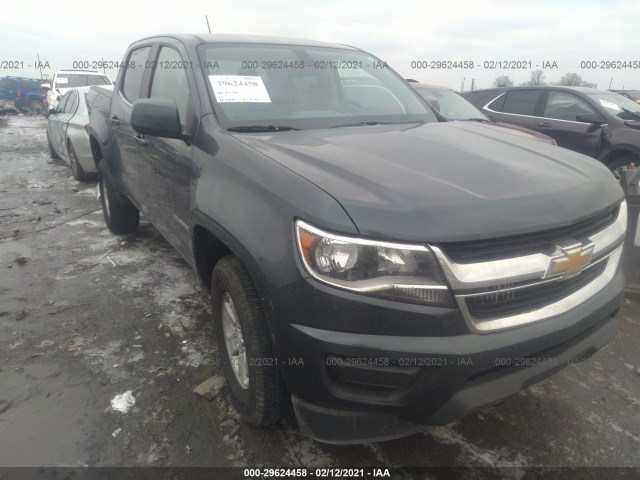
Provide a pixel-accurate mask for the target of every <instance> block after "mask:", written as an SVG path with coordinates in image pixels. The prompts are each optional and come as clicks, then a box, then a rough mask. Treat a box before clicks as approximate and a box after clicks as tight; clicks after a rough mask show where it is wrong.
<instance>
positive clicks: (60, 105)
mask: <svg viewBox="0 0 640 480" xmlns="http://www.w3.org/2000/svg"><path fill="white" fill-rule="evenodd" d="M72 93H73V92H68V93H65V94H64V96H63V97H62V98H61V99H60V103H58V107H57V108H56V110H57V111H58V112H64V109H65V108H66V105H67V103H68V100H69V98H70V97H71V94H72Z"/></svg>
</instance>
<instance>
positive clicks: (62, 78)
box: [56, 77, 69, 83]
mask: <svg viewBox="0 0 640 480" xmlns="http://www.w3.org/2000/svg"><path fill="white" fill-rule="evenodd" d="M56 83H69V79H68V78H64V77H58V78H56Z"/></svg>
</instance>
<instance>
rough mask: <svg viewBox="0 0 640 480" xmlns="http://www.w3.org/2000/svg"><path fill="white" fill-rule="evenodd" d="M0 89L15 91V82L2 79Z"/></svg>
mask: <svg viewBox="0 0 640 480" xmlns="http://www.w3.org/2000/svg"><path fill="white" fill-rule="evenodd" d="M0 88H8V89H9V90H15V89H16V81H15V80H10V79H8V78H3V79H2V80H0Z"/></svg>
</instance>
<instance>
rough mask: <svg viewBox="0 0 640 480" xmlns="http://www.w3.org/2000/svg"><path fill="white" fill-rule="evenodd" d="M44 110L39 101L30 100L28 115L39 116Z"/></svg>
mask: <svg viewBox="0 0 640 480" xmlns="http://www.w3.org/2000/svg"><path fill="white" fill-rule="evenodd" d="M43 110H44V105H43V104H42V102H41V101H40V100H32V101H31V102H29V113H30V114H31V115H40V114H41V113H42V111H43Z"/></svg>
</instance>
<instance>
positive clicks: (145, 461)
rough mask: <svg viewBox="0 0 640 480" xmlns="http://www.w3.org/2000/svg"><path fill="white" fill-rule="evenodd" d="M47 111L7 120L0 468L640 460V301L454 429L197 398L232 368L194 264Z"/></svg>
mask: <svg viewBox="0 0 640 480" xmlns="http://www.w3.org/2000/svg"><path fill="white" fill-rule="evenodd" d="M45 121H46V120H45V119H44V118H42V117H28V116H22V115H20V116H15V117H11V118H0V386H1V388H0V466H39V465H45V466H84V465H91V466H146V465H152V466H251V467H255V466H306V467H321V466H335V467H353V466H356V465H359V466H389V467H414V466H480V467H494V468H500V467H516V468H512V469H509V470H508V471H507V473H506V475H507V476H508V477H512V478H522V472H523V468H524V467H530V466H542V467H550V466H571V467H580V466H636V467H637V466H640V453H639V452H640V348H639V347H638V345H639V341H638V338H640V315H639V313H640V303H639V302H638V301H637V300H636V299H634V298H632V297H629V298H628V299H626V300H625V305H624V308H623V309H622V310H621V312H620V314H619V316H618V327H619V332H618V336H617V338H616V339H615V340H614V341H613V342H611V343H610V344H609V345H608V346H607V347H606V348H604V349H603V350H602V351H600V352H599V353H597V354H596V355H595V356H594V357H592V358H590V359H589V360H587V361H586V362H584V363H582V364H579V365H573V366H570V367H568V368H566V369H565V370H563V371H562V372H560V373H558V374H557V375H555V376H554V377H552V378H551V379H548V380H546V381H544V382H542V383H540V384H538V385H536V386H534V387H531V388H529V389H527V390H526V391H523V392H521V393H520V394H519V395H518V396H517V397H515V398H514V399H512V400H510V401H508V402H507V403H504V404H502V405H500V406H498V407H494V408H489V409H486V410H484V411H482V412H480V413H477V414H472V415H469V416H467V417H466V418H464V419H462V420H460V421H458V422H456V423H454V424H451V425H449V426H446V427H437V428H429V429H427V430H425V432H424V433H422V434H418V435H414V436H412V437H409V438H405V439H402V440H395V441H389V442H383V443H379V444H374V445H361V446H349V447H344V446H327V445H321V444H318V443H315V442H313V441H311V440H309V439H307V438H305V437H303V436H302V435H301V434H300V433H299V431H298V428H297V426H296V424H295V422H294V421H293V420H291V419H290V420H288V421H286V422H285V423H284V424H283V425H280V426H278V427H276V428H271V429H258V428H253V427H251V426H247V425H244V424H242V423H241V422H240V421H239V418H238V415H237V414H236V413H235V412H234V410H233V408H232V407H231V405H230V403H229V401H228V399H227V395H226V387H224V386H223V387H221V389H220V391H219V392H218V394H217V395H216V396H215V398H214V399H213V400H212V401H207V400H206V399H204V398H202V397H199V396H197V395H196V394H194V393H193V392H192V390H193V388H194V387H195V386H197V385H198V384H199V383H200V382H202V381H204V380H205V379H207V378H209V377H212V376H217V377H218V378H219V379H220V380H222V373H221V370H220V369H219V368H218V367H216V366H214V362H213V361H212V359H214V358H215V355H216V350H215V346H214V344H215V343H214V339H213V333H212V328H211V325H210V321H209V315H210V308H209V303H208V295H207V293H206V292H205V291H203V290H202V289H201V288H200V286H199V285H197V284H196V279H195V274H194V273H193V271H192V270H191V269H190V268H189V267H188V266H187V264H186V263H185V262H184V261H183V260H182V259H181V258H180V257H179V255H178V254H177V253H176V252H175V251H174V250H173V249H172V248H171V247H170V246H169V244H168V243H167V242H165V241H164V240H163V239H162V238H161V237H160V235H159V234H158V232H157V231H156V230H155V229H154V228H153V227H152V226H151V225H150V224H148V223H146V222H143V223H142V224H141V228H140V230H139V232H138V233H136V234H134V235H128V236H120V237H119V236H114V235H112V234H111V233H109V232H108V230H107V229H106V227H105V225H104V221H103V218H102V212H101V211H100V210H99V202H98V200H97V199H96V186H95V184H94V183H78V182H76V181H74V180H73V178H72V177H71V170H70V169H69V166H68V165H66V164H63V163H60V162H59V161H53V160H51V159H50V158H49V156H48V152H47V146H46V137H45ZM129 390H130V391H132V393H133V396H134V397H135V406H133V407H132V408H131V409H130V410H129V411H128V413H119V412H114V411H113V410H112V409H111V408H110V401H111V399H112V398H114V396H115V395H117V394H121V393H124V392H126V391H129ZM636 473H637V472H636ZM407 475H408V474H407ZM590 478H591V477H590ZM629 478H631V477H629Z"/></svg>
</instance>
